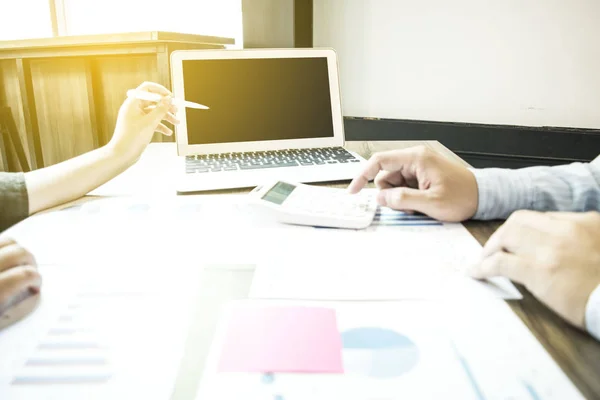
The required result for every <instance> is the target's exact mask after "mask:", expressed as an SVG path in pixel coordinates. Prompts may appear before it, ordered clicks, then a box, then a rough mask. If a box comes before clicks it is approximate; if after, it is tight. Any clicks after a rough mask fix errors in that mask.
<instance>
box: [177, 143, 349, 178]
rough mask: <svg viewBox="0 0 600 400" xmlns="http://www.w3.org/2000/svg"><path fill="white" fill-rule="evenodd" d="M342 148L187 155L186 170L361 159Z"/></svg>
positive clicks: (260, 167) (315, 163)
mask: <svg viewBox="0 0 600 400" xmlns="http://www.w3.org/2000/svg"><path fill="white" fill-rule="evenodd" d="M359 161H360V160H358V159H357V158H356V157H354V156H353V155H352V154H351V153H350V152H348V151H347V150H346V149H344V148H343V147H324V148H315V149H289V150H271V151H252V152H245V153H222V154H200V155H195V156H187V157H186V158H185V172H186V173H188V174H195V173H205V172H222V171H237V170H251V169H265V168H281V167H296V166H308V165H325V164H344V163H354V162H359Z"/></svg>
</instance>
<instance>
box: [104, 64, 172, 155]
mask: <svg viewBox="0 0 600 400" xmlns="http://www.w3.org/2000/svg"><path fill="white" fill-rule="evenodd" d="M93 69H94V77H95V82H94V87H95V90H96V92H95V97H94V103H95V105H96V112H97V117H98V130H99V137H100V141H101V143H100V144H101V145H104V144H106V143H108V141H109V140H110V139H111V138H112V135H113V132H114V129H115V124H116V121H117V114H118V112H119V108H120V107H121V104H123V101H124V100H125V97H126V92H127V90H129V89H132V88H135V87H137V86H138V85H139V84H141V83H142V82H145V81H151V82H157V83H161V84H164V83H163V82H161V79H160V77H159V73H158V69H157V61H156V57H153V56H145V55H142V56H134V57H131V56H129V57H122V56H115V57H103V58H100V59H97V60H95V62H94V66H93ZM154 140H156V141H158V140H159V137H158V134H155V138H154Z"/></svg>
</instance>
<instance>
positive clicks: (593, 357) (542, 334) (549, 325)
mask: <svg viewBox="0 0 600 400" xmlns="http://www.w3.org/2000/svg"><path fill="white" fill-rule="evenodd" d="M419 145H422V146H427V147H429V148H431V149H432V150H435V151H437V152H439V153H441V154H442V155H444V156H445V157H447V158H449V159H451V160H453V161H455V162H457V163H460V164H462V165H464V166H467V167H468V164H467V163H466V162H464V161H463V160H462V159H460V158H459V157H458V156H457V155H455V154H454V153H452V152H451V151H450V150H449V149H447V148H446V147H445V146H443V145H442V144H441V143H439V142H437V141H410V142H409V141H392V142H348V143H347V144H346V148H348V149H350V150H353V151H356V152H358V153H359V154H361V155H362V156H363V157H365V158H369V157H370V156H371V155H372V154H373V153H375V152H378V151H384V150H390V149H402V148H409V147H413V146H419ZM178 159H179V158H178V157H177V155H176V148H175V144H174V143H153V144H151V145H150V147H149V148H148V149H147V151H146V153H145V154H144V155H143V156H142V158H141V159H140V160H139V161H138V163H137V164H136V165H134V166H133V167H132V168H130V169H129V170H128V171H126V172H125V173H124V174H123V175H121V176H120V177H118V178H116V179H115V180H114V181H113V182H109V184H107V185H106V186H104V187H101V188H100V189H99V190H97V191H95V192H93V193H94V194H96V195H105V196H106V195H108V196H116V195H133V194H135V195H153V196H174V195H175V193H176V190H175V187H174V182H173V179H171V178H172V176H173V174H174V173H175V172H176V170H177V168H178V166H179V167H180V166H181V164H178ZM134 182H135V184H132V183H134ZM347 184H348V183H347V182H345V183H339V182H338V183H330V184H327V185H328V186H334V187H345V186H347ZM247 191H248V190H229V191H223V192H224V193H244V192H247ZM501 223H502V222H501V221H492V222H489V221H487V222H484V221H468V222H466V223H465V226H466V227H467V229H468V230H469V232H471V234H472V235H473V236H474V237H475V238H476V239H477V240H478V241H479V243H480V244H482V245H483V244H484V243H485V242H486V241H487V240H488V238H489V237H490V235H491V234H492V233H493V232H494V231H495V230H496V229H497V228H498V227H499V226H500V225H501ZM233 269H234V270H228V271H227V273H226V274H219V272H218V266H215V267H214V271H213V272H214V279H215V280H214V281H212V283H211V285H212V286H211V287H210V289H211V290H209V291H210V292H212V293H215V292H221V291H223V295H222V298H220V299H215V298H211V299H210V301H208V300H207V299H204V300H201V301H199V302H198V304H199V305H198V310H197V314H196V316H197V318H196V319H197V320H199V321H200V320H201V322H202V323H204V324H205V325H198V323H196V325H195V326H193V327H192V328H191V332H190V336H189V340H188V344H187V351H186V357H185V359H184V360H183V361H182V367H181V369H180V374H179V379H178V382H177V385H176V389H175V393H174V396H173V398H176V399H187V398H193V396H192V397H190V393H195V388H196V385H197V383H198V380H199V376H200V375H201V372H202V368H203V361H201V358H202V356H203V355H205V354H206V351H207V346H208V343H209V340H210V335H211V332H212V329H213V328H214V326H209V325H206V324H207V322H206V321H208V320H211V319H213V320H215V319H216V318H217V317H218V316H217V315H216V314H215V311H214V310H215V307H216V305H217V304H218V303H219V302H226V301H228V300H231V299H236V298H243V297H244V294H245V293H246V291H247V290H248V289H249V285H250V283H251V279H252V266H248V267H247V268H246V267H244V266H236V267H234V268H233ZM211 273H212V272H211ZM236 274H237V275H236ZM234 276H237V277H234ZM218 285H222V286H218ZM217 286H218V287H220V288H221V289H219V290H216V289H215V287H217ZM517 286H518V287H519V290H520V291H521V292H522V293H523V296H524V298H523V300H521V301H510V302H509V303H510V306H511V307H512V309H513V310H514V312H515V313H517V314H518V315H519V317H520V318H521V319H522V320H523V322H524V323H525V324H526V325H527V327H529V329H530V330H531V331H532V332H533V333H534V335H535V336H536V337H537V339H538V340H539V341H540V342H541V344H542V345H543V346H544V348H545V349H546V350H547V351H548V353H550V355H551V356H552V357H553V358H554V360H555V361H556V362H557V363H558V365H559V366H560V367H561V368H562V370H563V371H564V372H565V373H566V374H567V375H568V376H569V378H570V379H571V380H572V381H573V383H574V384H575V385H576V386H577V387H578V389H579V390H580V391H581V392H582V394H583V395H584V396H586V397H587V398H589V399H597V398H600V343H598V342H596V341H595V340H594V339H592V338H591V337H590V336H589V335H588V334H587V333H585V332H582V331H580V330H578V329H576V328H573V327H571V326H570V325H569V324H567V323H566V322H564V321H563V320H562V319H561V318H560V317H558V316H557V315H556V314H554V313H553V312H552V311H550V310H549V309H548V308H547V307H546V306H544V305H543V304H541V303H540V302H539V301H538V300H536V299H535V298H534V297H533V296H532V295H531V294H530V293H529V292H528V291H527V290H526V289H525V288H524V287H523V286H521V285H517ZM234 287H235V290H234ZM200 292H202V290H200ZM199 296H202V294H199ZM209 303H210V304H209ZM202 346H204V347H202Z"/></svg>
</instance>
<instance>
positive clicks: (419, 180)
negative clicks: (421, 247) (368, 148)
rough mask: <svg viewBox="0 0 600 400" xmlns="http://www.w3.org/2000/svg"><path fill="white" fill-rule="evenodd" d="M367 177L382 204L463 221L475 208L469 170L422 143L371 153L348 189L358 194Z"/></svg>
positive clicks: (474, 190)
mask: <svg viewBox="0 0 600 400" xmlns="http://www.w3.org/2000/svg"><path fill="white" fill-rule="evenodd" d="M371 179H375V185H376V186H377V188H379V189H380V192H379V194H378V196H377V201H378V202H379V204H380V205H382V206H387V207H391V208H394V209H397V210H403V211H417V212H421V213H423V214H427V215H429V216H430V217H432V218H435V219H438V220H443V221H463V220H465V219H469V218H471V217H472V216H473V215H475V212H476V211H477V202H478V192H477V181H476V180H475V176H474V175H473V173H472V172H471V171H469V170H468V169H467V168H465V167H463V166H461V165H459V164H457V163H455V162H452V161H450V160H448V159H446V158H444V157H443V156H442V155H440V154H438V153H436V152H434V151H433V150H430V149H428V148H426V147H423V146H419V147H413V148H410V149H406V150H392V151H385V152H381V153H376V154H373V156H372V157H371V158H370V159H369V161H367V165H366V166H365V168H364V169H363V172H362V173H361V174H360V175H359V176H358V177H356V178H354V180H352V182H351V183H350V186H349V187H348V190H349V192H350V193H358V192H359V191H360V190H361V189H362V188H363V187H364V186H365V185H366V184H367V183H368V182H369V181H370V180H371Z"/></svg>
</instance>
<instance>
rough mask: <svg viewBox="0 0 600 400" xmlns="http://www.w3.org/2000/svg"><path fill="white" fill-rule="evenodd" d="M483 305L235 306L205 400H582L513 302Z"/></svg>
mask: <svg viewBox="0 0 600 400" xmlns="http://www.w3.org/2000/svg"><path fill="white" fill-rule="evenodd" d="M472 300H473V299H472ZM475 300H476V301H468V302H466V301H458V302H457V301H448V302H432V301H402V302H367V303H365V302H363V303H356V302H353V303H348V302H293V301H285V302H282V301H268V300H266V301H264V300H263V301H260V300H255V301H245V302H237V303H232V304H231V307H230V308H229V309H228V310H226V312H224V313H223V314H222V318H221V322H220V325H219V327H218V329H217V332H216V334H215V339H214V340H213V343H212V346H211V349H210V354H209V357H208V360H207V364H206V368H205V373H204V377H203V379H202V381H201V384H200V388H199V390H198V393H197V397H196V399H197V400H204V399H211V400H233V399H253V400H263V399H264V400H267V399H268V400H273V399H276V400H300V399H302V400H305V399H311V400H329V399H344V400H359V399H360V400H366V399H394V400H395V399H398V400H399V399H411V400H421V399H461V400H470V399H472V400H492V399H515V400H521V399H522V400H562V399H573V400H577V399H583V397H582V396H581V394H580V393H579V392H578V390H577V389H576V388H575V386H574V385H573V384H572V383H571V382H570V381H569V379H568V378H567V377H566V376H565V375H564V374H563V372H562V371H561V370H560V368H559V367H558V366H557V365H556V364H555V363H554V361H553V360H552V358H551V357H550V356H549V355H548V354H547V353H546V352H545V350H544V348H543V347H542V346H541V345H540V344H539V343H538V342H537V341H536V339H535V337H534V336H533V335H532V334H531V333H530V332H529V330H528V329H527V328H526V327H525V326H524V325H523V323H522V322H521V320H520V319H519V318H518V317H517V316H516V315H515V314H514V313H513V312H512V311H511V310H510V308H509V307H508V306H507V305H506V304H505V303H504V302H502V301H499V300H497V299H495V298H493V297H492V296H489V295H488V296H483V297H478V298H476V299H475ZM286 314H287V315H286ZM250 316H251V317H252V318H250ZM252 319H259V320H260V323H251V321H252ZM332 321H333V323H332ZM318 336H322V337H324V338H327V339H326V340H325V341H324V342H323V343H318V342H315V341H314V340H313V338H315V337H318ZM336 336H337V340H334V339H333V338H334V337H336ZM274 338H277V340H273V339H274ZM230 348H235V350H236V354H235V358H231V355H230V354H228V353H230V352H229V351H228V349H230ZM223 359H226V360H227V368H223ZM323 359H325V360H323ZM307 360H313V361H314V363H313V364H312V365H311V364H310V363H307ZM332 360H341V366H340V368H338V367H337V364H335V363H334V364H333V365H335V366H336V367H335V368H331V369H328V370H325V371H323V370H320V369H319V367H322V366H323V365H332V364H331V362H332ZM294 366H296V368H295V369H294ZM313 366H314V368H313Z"/></svg>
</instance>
